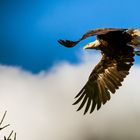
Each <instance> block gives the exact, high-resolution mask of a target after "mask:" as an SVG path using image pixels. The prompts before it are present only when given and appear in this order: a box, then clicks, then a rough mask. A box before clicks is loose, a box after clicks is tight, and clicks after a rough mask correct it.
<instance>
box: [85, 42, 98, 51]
mask: <svg viewBox="0 0 140 140" xmlns="http://www.w3.org/2000/svg"><path fill="white" fill-rule="evenodd" d="M94 45H95V42H91V43H88V44H87V45H86V46H84V47H83V49H92V48H94Z"/></svg>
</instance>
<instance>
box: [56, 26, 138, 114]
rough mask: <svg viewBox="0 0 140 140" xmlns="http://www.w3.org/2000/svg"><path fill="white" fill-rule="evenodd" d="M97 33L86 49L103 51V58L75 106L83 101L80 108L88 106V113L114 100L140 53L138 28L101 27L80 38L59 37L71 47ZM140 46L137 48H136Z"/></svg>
mask: <svg viewBox="0 0 140 140" xmlns="http://www.w3.org/2000/svg"><path fill="white" fill-rule="evenodd" d="M90 36H96V37H97V39H96V41H94V42H91V43H89V44H87V45H86V46H85V47H84V48H85V49H95V50H100V51H101V54H102V58H101V60H100V62H99V63H98V64H97V65H96V66H95V68H94V69H93V71H92V72H91V74H90V76H89V78H88V81H87V83H86V84H85V85H84V87H83V88H82V89H81V91H80V92H79V93H78V94H77V95H76V97H75V98H76V99H77V100H76V101H75V102H74V103H73V104H74V105H75V104H77V103H79V102H81V104H80V106H79V108H78V109H77V111H79V110H80V109H81V108H83V107H84V106H85V111H84V114H86V113H87V112H88V110H89V109H90V113H92V112H93V111H94V109H95V107H96V108H97V110H99V109H100V107H101V105H102V104H105V103H106V102H107V101H108V100H110V93H115V92H116V90H117V89H118V88H119V87H120V86H121V85H122V84H121V82H122V81H123V80H124V78H125V77H126V76H127V75H128V74H129V70H130V68H131V66H132V65H133V62H134V56H135V54H137V55H140V53H139V52H140V51H139V50H140V31H139V30H138V29H123V28H99V29H95V30H90V31H88V32H86V33H85V34H84V35H83V36H82V37H81V38H80V39H79V40H77V41H70V40H59V41H58V42H59V43H60V44H61V45H64V46H65V47H68V48H71V47H74V46H75V45H76V44H78V43H79V42H80V41H81V40H83V39H86V38H87V37H90ZM136 49H137V50H136Z"/></svg>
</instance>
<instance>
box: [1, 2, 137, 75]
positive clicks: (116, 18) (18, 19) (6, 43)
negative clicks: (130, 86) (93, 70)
mask: <svg viewBox="0 0 140 140" xmlns="http://www.w3.org/2000/svg"><path fill="white" fill-rule="evenodd" d="M0 4H1V10H2V12H1V13H2V14H1V19H2V20H1V21H2V22H1V24H0V31H1V36H0V42H1V44H0V52H1V55H0V63H1V64H4V65H10V66H19V67H22V68H23V69H25V70H28V71H31V72H34V73H38V72H40V71H42V70H48V69H50V68H51V67H52V66H53V65H54V64H56V63H57V62H60V61H64V60H66V61H69V62H71V63H78V62H79V57H78V55H79V54H80V53H83V52H82V51H83V50H82V48H81V47H82V46H83V45H85V44H86V43H87V42H88V41H91V40H92V39H94V38H90V39H87V40H86V41H83V42H82V43H81V44H79V45H78V46H77V47H75V48H72V49H67V48H64V47H62V46H61V45H59V44H58V43H57V40H58V39H73V40H76V39H78V38H79V37H80V36H81V35H82V34H83V33H84V32H86V31H87V30H90V29H94V28H99V27H122V28H123V27H124V28H129V27H137V28H140V24H139V23H140V17H139V5H140V1H139V0H117V1H113V0H100V1H99V0H51V1H48V0H34V2H33V1H30V0H24V1H21V0H6V1H1V2H0ZM93 55H94V53H93Z"/></svg>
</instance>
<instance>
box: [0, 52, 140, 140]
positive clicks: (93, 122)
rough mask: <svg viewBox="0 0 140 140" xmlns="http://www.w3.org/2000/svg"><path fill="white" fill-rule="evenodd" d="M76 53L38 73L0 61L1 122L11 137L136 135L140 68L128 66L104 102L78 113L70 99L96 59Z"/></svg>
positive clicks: (116, 139) (106, 139) (56, 139)
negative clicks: (74, 59) (75, 60)
mask: <svg viewBox="0 0 140 140" xmlns="http://www.w3.org/2000/svg"><path fill="white" fill-rule="evenodd" d="M82 58H83V60H82V62H81V64H79V65H72V64H69V63H67V62H63V63H61V64H57V65H55V66H54V67H53V68H52V69H51V70H50V71H49V72H41V73H40V74H38V75H34V74H32V73H29V72H26V71H23V70H21V69H19V68H16V67H8V66H0V114H2V113H3V112H4V111H5V110H8V114H7V116H6V120H5V123H6V122H10V123H11V127H9V129H8V131H10V129H12V128H13V129H14V130H15V131H16V132H17V140H72V139H74V140H75V139H76V140H85V139H86V140H93V139H94V140H112V139H113V140H122V139H123V140H125V139H127V140H129V139H130V140H132V139H133V140H138V139H140V133H139V130H140V121H139V117H140V109H139V108H140V93H139V90H140V86H139V79H140V67H138V66H134V67H133V68H132V69H131V73H130V75H129V76H128V77H127V78H126V79H125V81H124V82H123V86H122V87H121V88H120V89H119V90H118V91H117V93H116V94H115V95H112V99H111V100H110V101H109V102H108V103H107V104H106V105H104V106H102V108H101V109H100V110H99V111H95V112H94V113H93V114H91V115H90V114H87V115H86V116H83V112H82V111H80V112H76V111H75V110H76V108H77V106H72V103H73V102H74V99H73V98H74V96H75V95H76V94H77V92H78V91H79V90H80V89H81V88H82V86H83V85H84V84H85V82H86V80H87V78H88V75H89V74H90V72H91V70H92V68H93V67H94V66H95V64H97V62H98V60H99V58H98V57H97V56H91V55H88V54H86V55H85V56H82ZM1 116H2V115H1ZM5 131H6V130H5ZM6 133H7V131H6Z"/></svg>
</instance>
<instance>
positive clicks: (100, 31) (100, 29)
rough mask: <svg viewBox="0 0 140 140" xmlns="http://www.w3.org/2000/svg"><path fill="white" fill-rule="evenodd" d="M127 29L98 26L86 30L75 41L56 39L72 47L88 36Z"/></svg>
mask: <svg viewBox="0 0 140 140" xmlns="http://www.w3.org/2000/svg"><path fill="white" fill-rule="evenodd" d="M125 30H127V29H123V28H99V29H95V30H90V31H88V32H86V33H85V34H84V35H83V36H82V37H81V38H80V39H79V40H77V41H71V40H61V39H60V40H58V42H59V43H60V44H61V45H63V46H65V47H68V48H71V47H74V46H75V45H77V44H78V43H79V42H80V41H81V40H84V39H86V38H88V37H90V36H95V35H104V34H107V33H111V32H116V31H117V32H118V31H121V32H122V31H125Z"/></svg>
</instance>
